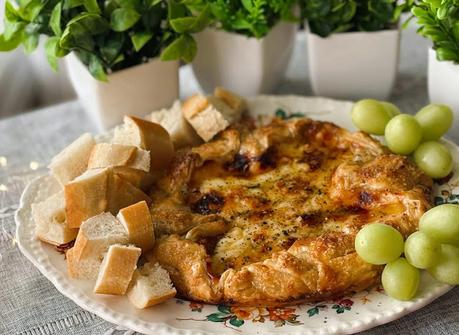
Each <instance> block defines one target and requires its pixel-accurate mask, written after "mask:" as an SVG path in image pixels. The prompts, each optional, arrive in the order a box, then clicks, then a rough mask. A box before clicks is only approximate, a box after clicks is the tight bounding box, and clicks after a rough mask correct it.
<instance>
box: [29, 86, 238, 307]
mask: <svg viewBox="0 0 459 335" xmlns="http://www.w3.org/2000/svg"><path fill="white" fill-rule="evenodd" d="M245 110H246V103H245V101H244V100H243V99H242V98H240V97H238V96H236V95H235V94H233V93H231V92H229V91H227V90H224V89H222V88H216V89H215V91H214V94H213V95H211V96H203V95H200V94H197V95H194V96H192V97H191V98H189V99H188V100H186V101H185V102H184V103H183V105H182V104H181V103H180V102H179V101H177V102H176V103H174V105H173V106H172V108H171V109H164V110H160V111H156V112H153V113H151V114H150V115H148V116H147V117H146V118H145V119H140V118H137V117H132V116H125V118H124V124H123V125H121V126H119V127H118V128H116V129H115V132H114V136H113V139H112V140H111V142H110V143H97V142H96V140H95V139H94V138H93V137H92V136H91V135H90V134H88V133H86V134H83V135H82V136H80V137H79V138H78V139H77V140H75V141H74V142H73V143H71V144H70V145H69V146H68V147H67V148H65V149H64V150H63V151H62V152H60V153H59V154H58V155H57V156H55V157H54V158H53V159H52V161H51V163H50V165H49V169H50V173H51V175H52V176H53V177H54V178H55V179H56V180H57V181H58V182H59V184H60V185H61V190H60V191H59V192H58V193H55V194H53V195H52V196H50V197H49V198H48V199H46V200H45V201H43V202H40V203H36V204H33V205H32V215H33V218H34V221H35V225H36V230H35V235H36V237H37V238H38V239H40V240H42V241H43V242H46V243H49V244H52V245H56V246H60V247H62V246H64V245H68V244H69V243H71V242H73V241H74V245H73V247H71V248H70V249H68V250H67V251H66V261H67V268H68V274H69V276H70V277H72V278H79V279H91V280H95V286H94V292H95V293H99V294H112V295H125V294H126V295H127V296H128V298H129V300H130V301H131V302H132V303H133V304H134V306H136V307H137V308H146V307H149V306H152V305H155V304H157V303H160V302H162V301H165V300H167V299H169V298H171V297H173V296H175V294H176V290H175V288H174V287H173V285H172V283H171V280H170V278H169V274H168V272H167V271H166V270H165V269H163V268H162V267H161V266H160V265H159V264H158V263H155V262H152V261H150V262H146V263H143V264H142V265H141V266H139V267H138V264H140V263H142V261H143V260H144V257H143V256H146V255H148V252H149V251H150V250H152V249H153V248H154V246H155V223H154V222H153V220H152V218H151V216H150V208H149V207H150V205H151V199H150V197H149V196H148V192H149V191H150V190H151V188H152V187H154V183H155V181H157V180H158V179H159V178H161V176H163V175H164V174H166V173H167V171H168V167H169V164H170V163H171V161H172V159H173V158H174V154H175V150H177V149H181V148H186V147H193V146H197V145H200V144H201V143H203V141H209V140H211V139H212V138H214V137H215V135H217V134H218V133H219V132H220V131H222V130H224V129H226V128H227V127H228V126H229V125H230V124H232V123H234V122H237V121H239V119H240V117H241V115H242V113H243V112H244V111H245Z"/></svg>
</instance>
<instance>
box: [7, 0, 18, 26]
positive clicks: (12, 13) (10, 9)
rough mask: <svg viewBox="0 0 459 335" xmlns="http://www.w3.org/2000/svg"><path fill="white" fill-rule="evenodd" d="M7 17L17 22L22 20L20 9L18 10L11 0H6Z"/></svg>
mask: <svg viewBox="0 0 459 335" xmlns="http://www.w3.org/2000/svg"><path fill="white" fill-rule="evenodd" d="M5 19H6V20H8V21H10V22H16V21H20V20H21V17H20V16H19V13H18V11H17V10H16V8H14V6H13V5H12V4H11V2H10V1H6V2H5Z"/></svg>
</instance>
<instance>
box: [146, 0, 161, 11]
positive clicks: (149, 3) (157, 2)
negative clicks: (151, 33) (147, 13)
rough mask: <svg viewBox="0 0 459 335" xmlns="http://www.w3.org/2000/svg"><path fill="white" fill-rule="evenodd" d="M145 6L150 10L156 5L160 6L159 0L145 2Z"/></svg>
mask: <svg viewBox="0 0 459 335" xmlns="http://www.w3.org/2000/svg"><path fill="white" fill-rule="evenodd" d="M144 2H145V6H146V7H147V8H148V9H150V8H152V7H154V6H156V5H157V4H160V3H161V0H145V1H144Z"/></svg>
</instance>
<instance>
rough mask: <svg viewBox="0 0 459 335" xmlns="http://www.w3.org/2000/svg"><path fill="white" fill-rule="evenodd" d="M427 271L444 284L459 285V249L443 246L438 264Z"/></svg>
mask: <svg viewBox="0 0 459 335" xmlns="http://www.w3.org/2000/svg"><path fill="white" fill-rule="evenodd" d="M427 271H429V273H430V274H431V275H432V276H433V277H434V278H435V279H436V280H438V281H440V282H442V283H445V284H449V285H459V248H457V247H455V246H452V245H449V244H442V245H441V248H440V252H439V254H438V258H437V260H436V262H435V263H434V265H432V266H431V267H430V268H428V269H427Z"/></svg>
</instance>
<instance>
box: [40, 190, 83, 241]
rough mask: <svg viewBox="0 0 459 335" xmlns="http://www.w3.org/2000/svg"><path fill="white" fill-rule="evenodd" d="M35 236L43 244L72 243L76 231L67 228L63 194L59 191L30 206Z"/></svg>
mask: <svg viewBox="0 0 459 335" xmlns="http://www.w3.org/2000/svg"><path fill="white" fill-rule="evenodd" d="M32 216H33V219H34V221H35V236H36V237H37V238H38V239H40V240H42V241H43V242H46V243H50V244H54V245H61V244H65V243H68V242H70V241H73V240H74V239H75V237H76V236H77V233H78V229H72V228H69V227H68V226H67V222H66V220H65V201H64V192H63V191H60V192H58V193H56V194H54V195H52V196H51V197H49V198H48V199H46V200H45V201H42V202H39V203H37V204H32Z"/></svg>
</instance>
